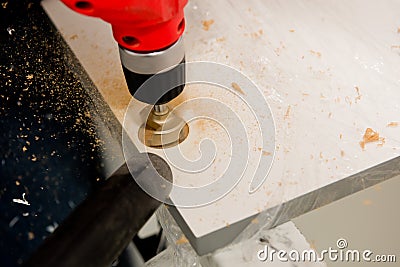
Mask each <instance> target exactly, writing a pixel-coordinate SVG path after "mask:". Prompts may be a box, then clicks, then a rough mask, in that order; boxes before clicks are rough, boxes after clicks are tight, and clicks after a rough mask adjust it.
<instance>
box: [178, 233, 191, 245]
mask: <svg viewBox="0 0 400 267" xmlns="http://www.w3.org/2000/svg"><path fill="white" fill-rule="evenodd" d="M188 242H189V241H188V240H187V238H186V237H185V236H184V235H182V236H181V238H179V239H178V240H176V242H175V244H177V245H183V244H186V243H188Z"/></svg>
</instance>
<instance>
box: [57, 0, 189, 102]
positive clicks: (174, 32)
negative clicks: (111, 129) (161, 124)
mask: <svg viewBox="0 0 400 267" xmlns="http://www.w3.org/2000/svg"><path fill="white" fill-rule="evenodd" d="M62 2H64V4H66V5H67V6H68V7H69V8H71V9H73V10H75V11H76V12H78V13H81V14H84V15H88V16H93V17H99V18H101V19H103V20H105V21H107V22H109V23H110V24H111V25H112V30H113V35H114V38H115V40H116V41H117V42H118V44H119V52H120V58H121V63H122V68H123V71H124V75H125V79H126V82H127V85H128V89H129V92H130V93H131V95H132V96H133V97H135V98H136V99H138V100H140V101H142V102H145V103H148V104H152V105H156V107H157V109H160V108H161V109H163V108H165V106H164V105H163V104H166V103H168V102H169V101H171V100H172V99H174V98H175V97H177V96H178V95H179V94H180V93H181V92H182V91H183V89H184V87H185V67H184V66H185V64H181V63H184V62H185V51H184V46H183V40H182V37H181V36H182V34H183V32H184V29H185V18H184V12H183V8H184V7H185V5H186V4H187V0H146V1H143V0H120V1H108V0H88V1H86V0H85V1H79V0H62ZM154 74H157V76H158V77H157V79H154V80H153V81H152V84H151V86H148V87H146V88H149V89H146V90H139V91H138V89H139V88H140V86H141V85H142V84H143V83H145V82H146V81H147V80H149V78H150V77H152V76H153V75H154ZM176 85H178V86H176ZM163 106H164V107H163Z"/></svg>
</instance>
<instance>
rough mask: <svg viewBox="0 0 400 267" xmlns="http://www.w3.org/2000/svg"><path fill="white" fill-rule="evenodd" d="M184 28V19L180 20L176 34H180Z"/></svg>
mask: <svg viewBox="0 0 400 267" xmlns="http://www.w3.org/2000/svg"><path fill="white" fill-rule="evenodd" d="M184 28H185V19H182V20H181V22H179V25H178V34H181V33H182V32H183V29H184Z"/></svg>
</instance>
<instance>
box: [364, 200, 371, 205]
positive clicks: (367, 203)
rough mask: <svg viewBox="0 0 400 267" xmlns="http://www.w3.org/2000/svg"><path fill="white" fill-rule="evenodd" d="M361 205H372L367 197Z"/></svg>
mask: <svg viewBox="0 0 400 267" xmlns="http://www.w3.org/2000/svg"><path fill="white" fill-rule="evenodd" d="M363 205H364V206H371V205H372V201H371V200H369V199H364V201H363Z"/></svg>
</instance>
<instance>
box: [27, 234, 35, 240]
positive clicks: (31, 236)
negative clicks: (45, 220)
mask: <svg viewBox="0 0 400 267" xmlns="http://www.w3.org/2000/svg"><path fill="white" fill-rule="evenodd" d="M34 238H35V234H34V233H32V232H28V240H32V239H34Z"/></svg>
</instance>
